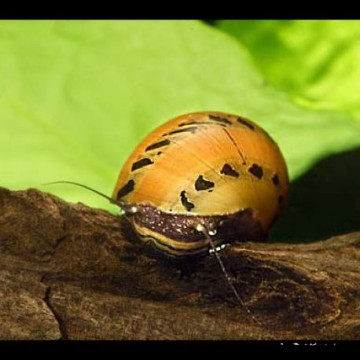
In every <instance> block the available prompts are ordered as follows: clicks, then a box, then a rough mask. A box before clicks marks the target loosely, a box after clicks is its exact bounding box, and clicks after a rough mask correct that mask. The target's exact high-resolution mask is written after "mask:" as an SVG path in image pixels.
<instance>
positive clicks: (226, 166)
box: [220, 164, 240, 177]
mask: <svg viewBox="0 0 360 360" xmlns="http://www.w3.org/2000/svg"><path fill="white" fill-rule="evenodd" d="M220 174H224V175H228V176H233V177H239V176H240V174H239V173H238V172H237V171H236V170H235V169H234V168H233V167H232V166H231V165H229V164H224V166H223V167H222V169H221V170H220Z"/></svg>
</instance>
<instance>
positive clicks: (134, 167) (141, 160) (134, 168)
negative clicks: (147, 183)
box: [131, 158, 154, 171]
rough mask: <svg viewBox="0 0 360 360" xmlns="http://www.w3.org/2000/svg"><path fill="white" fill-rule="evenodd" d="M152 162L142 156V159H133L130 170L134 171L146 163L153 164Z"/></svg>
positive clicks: (146, 164)
mask: <svg viewBox="0 0 360 360" xmlns="http://www.w3.org/2000/svg"><path fill="white" fill-rule="evenodd" d="M153 163H154V162H153V161H152V160H151V159H149V158H143V159H140V160H138V161H135V162H134V163H133V164H132V166H131V171H135V170H138V169H140V168H142V167H144V166H148V165H151V164H153Z"/></svg>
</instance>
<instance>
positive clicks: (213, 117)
mask: <svg viewBox="0 0 360 360" xmlns="http://www.w3.org/2000/svg"><path fill="white" fill-rule="evenodd" d="M209 119H210V120H214V121H218V122H220V123H223V124H226V125H231V124H232V122H231V121H230V120H229V119H227V118H226V117H223V116H219V115H212V114H209Z"/></svg>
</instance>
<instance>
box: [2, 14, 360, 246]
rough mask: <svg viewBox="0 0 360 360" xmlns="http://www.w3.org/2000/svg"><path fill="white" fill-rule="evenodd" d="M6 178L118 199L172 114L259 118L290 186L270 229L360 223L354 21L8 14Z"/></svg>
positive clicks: (97, 202)
mask: <svg viewBox="0 0 360 360" xmlns="http://www.w3.org/2000/svg"><path fill="white" fill-rule="evenodd" d="M0 86H1V91H0V96H1V97H0V124H1V131H0V147H1V149H0V174H1V181H0V185H1V186H3V187H8V188H10V189H13V190H17V189H26V188H29V187H35V188H38V189H41V190H43V191H48V192H51V193H54V194H56V195H58V196H60V197H62V198H64V199H66V200H68V201H72V202H79V201H80V202H83V203H86V204H88V205H90V206H95V207H101V208H105V209H108V210H110V211H112V212H114V213H116V212H118V210H117V209H116V208H115V207H114V206H111V205H109V204H107V203H106V201H104V200H103V199H102V198H99V197H97V196H96V195H93V194H91V193H89V192H87V191H85V190H83V189H79V188H77V187H72V186H70V185H53V186H41V184H43V183H46V182H51V181H56V180H72V181H77V182H81V183H84V184H87V185H89V186H92V187H94V188H96V189H98V190H99V191H102V192H104V193H106V194H109V195H110V194H111V193H112V190H113V186H114V184H115V181H116V178H117V175H118V172H119V170H120V168H121V166H122V164H123V162H124V161H125V160H126V158H127V157H128V156H129V154H130V153H131V151H132V150H133V148H134V147H135V145H136V144H137V143H138V142H139V141H140V140H141V139H142V138H143V137H144V136H146V135H147V133H148V132H149V131H150V130H152V129H153V128H154V127H156V126H157V125H159V124H161V123H163V122H164V121H166V120H168V119H169V118H171V117H174V116H177V115H180V114H182V113H187V112H191V111H198V110H218V111H224V112H233V113H237V114H241V115H244V116H246V117H249V118H251V119H253V120H254V121H256V122H257V123H259V124H260V125H261V126H262V127H264V128H265V129H266V130H267V131H268V132H269V133H270V134H271V135H272V136H273V138H274V139H276V141H277V142H278V144H279V146H280V147H281V149H282V151H283V153H284V156H285V158H286V160H287V164H288V168H289V172H290V176H291V180H292V191H291V196H290V201H289V206H288V210H287V212H286V214H285V215H284V217H283V218H282V219H281V220H280V221H279V222H278V224H277V225H276V227H275V229H274V231H273V233H272V240H274V241H299V242H303V241H313V240H318V239H323V238H326V237H328V236H331V235H336V234H341V233H345V232H349V231H354V230H360V171H359V170H360V21H238V20H232V21H212V22H211V23H206V22H203V21H190V20H186V21H159V20H158V21H155V20H154V21H135V20H132V21H124V20H122V21H0Z"/></svg>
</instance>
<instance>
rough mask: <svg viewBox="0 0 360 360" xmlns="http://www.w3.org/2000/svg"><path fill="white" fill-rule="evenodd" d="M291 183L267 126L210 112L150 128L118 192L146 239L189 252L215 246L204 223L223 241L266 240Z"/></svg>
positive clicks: (172, 251)
mask: <svg viewBox="0 0 360 360" xmlns="http://www.w3.org/2000/svg"><path fill="white" fill-rule="evenodd" d="M288 185H289V180H288V173H287V168H286V163H285V161H284V158H283V156H282V154H281V152H280V150H279V148H278V146H277V145H276V143H275V142H274V141H273V140H272V139H271V137H270V136H269V135H268V134H267V133H266V132H265V131H264V130H263V129H261V128H260V127H259V126H258V125H256V124H255V123H254V122H252V121H250V120H248V119H246V118H244V117H241V116H238V115H229V114H225V113H221V112H214V111H209V112H197V113H190V114H186V115H182V116H178V117H176V118H174V119H172V120H170V121H168V122H166V123H165V124H163V125H161V126H160V127H158V128H157V129H155V130H154V131H152V132H151V133H150V134H149V135H148V136H147V137H146V138H145V139H144V140H143V141H142V142H141V143H140V144H139V145H138V146H137V147H136V149H135V151H134V152H133V154H132V155H131V156H130V157H129V158H128V160H127V161H126V163H125V165H124V167H123V168H122V170H121V172H120V174H119V178H118V180H117V183H116V186H115V189H114V192H113V195H112V198H113V199H114V200H120V201H122V202H124V204H125V205H124V210H125V217H126V218H127V219H128V221H129V222H130V224H131V226H132V228H133V230H134V232H135V234H136V235H137V237H138V238H139V239H140V240H142V241H144V242H146V243H150V244H152V245H154V246H155V247H156V248H157V249H158V250H160V251H161V252H162V253H164V254H165V255H170V256H171V255H172V256H178V257H186V256H190V255H202V254H206V253H207V252H208V250H209V241H208V239H206V237H205V236H204V234H202V233H201V232H199V231H198V230H196V227H197V225H199V224H201V225H203V226H204V227H205V228H206V229H207V230H212V231H213V233H215V232H216V234H215V235H214V236H212V238H213V241H214V243H215V244H217V245H219V244H222V243H230V242H233V241H263V240H265V239H266V237H267V234H268V231H269V228H270V227H271V225H272V223H273V222H274V220H275V219H276V218H277V217H278V216H279V214H280V213H281V211H282V209H283V207H284V204H285V203H286V199H287V196H288ZM130 209H132V211H131V210H130ZM134 210H136V211H134Z"/></svg>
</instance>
